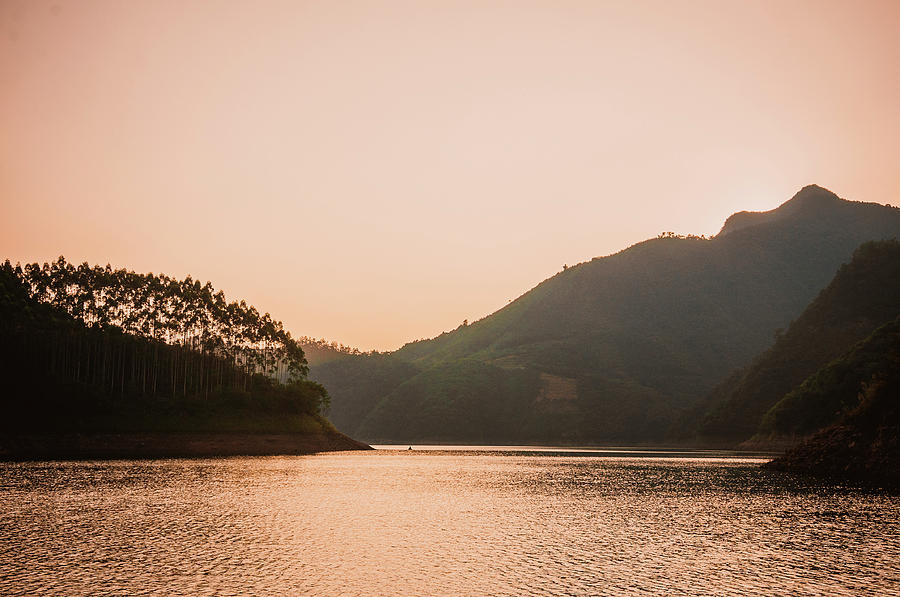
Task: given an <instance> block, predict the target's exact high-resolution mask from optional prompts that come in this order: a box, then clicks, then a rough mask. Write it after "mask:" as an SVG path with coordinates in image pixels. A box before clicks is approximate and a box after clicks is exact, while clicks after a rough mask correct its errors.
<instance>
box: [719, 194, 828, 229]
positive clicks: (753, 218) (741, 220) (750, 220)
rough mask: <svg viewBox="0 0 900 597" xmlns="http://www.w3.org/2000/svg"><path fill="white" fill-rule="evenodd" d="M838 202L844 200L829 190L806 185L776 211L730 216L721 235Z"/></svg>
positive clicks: (742, 212) (750, 212) (738, 213)
mask: <svg viewBox="0 0 900 597" xmlns="http://www.w3.org/2000/svg"><path fill="white" fill-rule="evenodd" d="M837 201H842V199H841V198H840V197H838V196H837V195H835V194H834V193H832V192H831V191H829V190H828V189H826V188H824V187H820V186H819V185H816V184H810V185H806V186H805V187H803V188H802V189H800V190H799V191H797V193H796V194H795V195H794V196H793V197H791V198H790V199H788V200H787V201H785V202H784V203H782V204H781V205H779V206H778V207H776V208H775V209H771V210H769V211H739V212H737V213H735V214H732V215H730V216H728V219H727V220H725V224H724V225H723V226H722V230H721V231H719V235H725V234H729V233H731V232H735V231H736V230H740V229H741V228H747V227H748V226H754V225H756V224H762V223H764V222H771V221H772V220H778V219H781V218H784V217H788V216H791V215H793V214H795V213H798V212H800V211H803V210H806V209H809V208H810V207H815V206H822V205H826V204H830V203H834V202H837Z"/></svg>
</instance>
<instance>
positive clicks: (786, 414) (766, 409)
mask: <svg viewBox="0 0 900 597" xmlns="http://www.w3.org/2000/svg"><path fill="white" fill-rule="evenodd" d="M897 315H900V243H898V242H897V241H893V240H892V241H882V242H868V243H865V244H863V245H862V246H860V247H859V249H857V250H856V251H855V252H854V255H853V259H852V260H851V261H850V263H848V264H845V265H843V266H841V268H840V269H839V270H838V272H837V274H836V275H835V277H834V279H833V280H832V281H831V283H830V284H829V285H828V286H827V287H826V288H825V289H823V290H822V292H820V293H819V295H818V296H817V297H816V298H815V300H813V302H812V303H810V305H809V306H808V307H807V308H806V309H805V310H804V311H803V313H802V314H800V316H799V317H797V319H796V320H795V321H793V322H792V323H791V325H790V326H789V327H788V328H787V330H786V331H784V332H783V333H781V332H780V333H779V334H778V335H777V338H776V341H775V343H774V345H773V346H772V347H771V348H769V349H768V350H766V351H765V352H763V353H762V354H761V355H759V356H758V357H757V358H756V359H754V361H753V362H752V363H751V364H750V365H749V366H747V367H745V368H743V369H741V370H739V371H737V372H735V373H733V374H732V375H731V376H729V378H728V379H726V380H725V381H724V382H723V383H721V384H719V386H718V387H716V388H715V389H714V390H713V392H712V393H711V395H710V396H709V397H708V398H707V399H706V402H705V406H704V408H705V409H706V410H708V411H709V414H707V415H706V417H705V419H704V420H703V421H702V423H701V425H700V435H701V436H703V437H705V438H706V439H707V440H710V439H715V440H718V441H726V442H727V441H731V442H735V443H736V442H740V441H742V440H746V439H748V438H749V437H750V436H752V435H753V434H754V433H757V432H758V431H759V432H761V433H762V435H763V436H766V437H768V438H769V440H774V439H775V436H780V437H782V438H785V439H788V440H789V439H790V437H792V436H794V435H806V434H809V433H811V432H813V431H816V430H818V429H820V428H822V427H823V426H824V425H825V424H828V423H831V422H833V421H834V415H833V412H832V411H830V410H828V411H827V412H825V411H821V410H818V407H816V409H817V410H816V413H817V416H816V417H813V416H812V414H811V413H808V412H806V411H808V410H809V409H801V410H803V411H804V412H806V416H807V417H809V418H808V420H805V421H800V420H795V419H792V418H791V417H792V416H797V413H798V412H799V411H798V408H800V406H799V405H800V402H798V400H799V399H798V398H796V397H791V398H789V399H786V400H787V401H786V402H785V401H782V402H781V403H779V401H781V400H782V398H783V397H785V395H787V394H789V393H790V392H791V391H792V390H795V389H797V388H798V387H799V386H800V384H801V383H803V382H804V380H805V379H806V378H807V377H809V376H810V375H812V374H813V373H815V372H816V371H817V370H819V369H820V368H821V367H823V366H825V365H826V364H828V363H829V362H830V361H831V360H832V359H835V358H837V357H839V356H841V355H842V354H844V353H845V352H846V351H847V350H849V349H850V348H851V347H852V346H853V345H854V344H856V343H857V342H859V341H861V340H863V339H865V338H866V337H867V336H868V335H869V334H871V333H872V332H873V331H874V330H875V328H877V327H878V326H879V325H881V324H883V323H885V322H888V321H891V320H892V319H893V318H895V317H896V316H897ZM776 404H779V406H778V407H777V408H776V409H775V411H771V410H770V409H773V408H775V407H776ZM791 413H793V415H792V414H791ZM764 419H765V426H764V427H763V428H760V424H761V423H762V422H763V420H764Z"/></svg>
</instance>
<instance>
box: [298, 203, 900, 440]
mask: <svg viewBox="0 0 900 597" xmlns="http://www.w3.org/2000/svg"><path fill="white" fill-rule="evenodd" d="M898 235H900V210H898V209H896V208H892V207H888V206H883V205H878V204H871V203H860V202H852V201H846V200H843V199H840V198H839V197H837V196H836V195H834V194H833V193H831V192H830V191H828V190H826V189H823V188H821V187H817V186H808V187H804V188H803V189H802V190H801V191H800V192H798V193H797V194H796V195H795V196H794V197H793V198H792V199H790V200H789V201H787V202H786V203H784V204H783V205H781V206H780V207H778V208H777V209H775V210H772V211H769V212H763V213H759V214H751V213H741V214H736V215H734V216H732V217H730V218H729V219H728V221H727V222H726V223H725V225H724V226H723V229H722V231H721V232H720V233H719V234H718V235H717V236H715V237H713V238H711V239H706V238H702V237H696V236H688V237H677V236H675V235H672V234H668V233H667V234H663V235H660V237H659V238H655V239H651V240H647V241H644V242H642V243H638V244H636V245H634V246H632V247H629V248H628V249H625V250H623V251H621V252H619V253H616V254H614V255H610V256H607V257H602V258H595V259H593V260H591V261H588V262H585V263H581V264H579V265H576V266H573V267H569V268H567V269H564V271H562V272H559V273H557V274H556V275H554V276H552V277H551V278H549V279H547V280H545V281H544V282H542V283H541V284H539V285H538V286H536V287H535V288H533V289H532V290H530V291H529V292H527V293H525V294H524V295H522V296H521V297H519V298H518V299H517V300H515V301H513V302H512V303H510V304H509V305H507V306H506V307H504V308H502V309H500V310H499V311H497V312H496V313H494V314H492V315H490V316H488V317H486V318H484V319H482V320H480V321H477V322H475V323H472V324H470V325H466V326H460V327H459V328H457V329H456V330H453V331H452V332H447V333H444V334H441V335H440V336H438V337H436V338H433V339H431V340H424V341H418V342H413V343H410V344H407V345H406V346H404V347H402V348H401V349H400V350H398V351H396V352H394V353H391V354H389V355H379V356H378V357H366V356H355V357H353V358H346V359H340V360H337V361H333V362H330V363H324V364H322V365H319V366H313V367H312V368H311V372H310V375H311V377H312V378H314V379H316V380H318V381H320V382H321V383H323V384H324V385H325V386H326V387H328V389H329V393H330V394H331V396H332V405H331V411H330V412H331V415H330V416H331V417H332V418H333V419H334V420H335V421H342V423H341V424H342V425H343V426H344V427H345V429H347V430H348V431H349V432H350V433H357V434H359V435H360V436H361V437H365V438H367V439H369V440H396V441H413V440H443V441H566V442H599V441H617V442H620V441H621V442H625V441H628V442H637V441H659V440H660V439H661V438H663V437H665V436H666V433H667V432H668V430H669V427H670V426H671V424H672V421H673V420H675V419H676V418H677V416H678V414H679V413H681V412H683V411H684V410H685V409H686V408H688V407H690V406H692V405H694V404H696V403H697V401H698V399H700V398H701V397H703V396H705V395H707V394H708V393H709V392H710V391H711V390H712V389H713V387H714V386H715V385H716V383H717V382H719V381H721V380H722V379H723V378H724V377H725V376H726V375H727V374H728V373H729V372H730V371H732V370H734V369H736V368H737V367H740V366H743V365H745V364H746V363H748V362H749V361H750V360H751V359H752V358H753V356H754V355H756V354H757V353H759V352H761V351H762V350H763V349H765V348H766V347H767V346H768V345H769V344H770V343H771V341H772V337H773V334H774V332H775V331H776V330H778V329H779V328H783V327H785V326H787V325H788V323H789V322H790V321H791V319H792V318H794V317H796V316H797V315H798V314H799V313H800V312H801V311H802V310H803V308H804V307H805V306H806V305H807V304H808V303H809V302H810V301H811V300H812V299H813V298H814V297H815V296H816V294H817V293H818V292H819V291H820V290H821V289H822V288H823V287H824V286H825V285H826V284H827V283H828V282H829V280H831V278H832V277H833V276H834V274H835V272H836V270H837V269H838V267H839V266H840V265H841V263H843V262H845V261H847V260H848V259H849V258H850V256H851V255H852V253H853V250H854V249H855V248H856V247H858V246H859V245H860V244H861V243H863V242H865V241H867V240H873V239H882V238H893V237H896V236H898ZM365 369H369V370H372V371H375V370H377V371H379V373H378V374H377V377H378V380H379V381H378V383H374V384H366V382H365V381H364V380H360V378H359V377H358V375H356V373H355V372H359V371H361V370H365ZM513 389H514V390H513ZM351 411H352V412H351ZM438 421H440V422H442V423H441V424H438V423H437V422H438ZM485 430H486V431H485Z"/></svg>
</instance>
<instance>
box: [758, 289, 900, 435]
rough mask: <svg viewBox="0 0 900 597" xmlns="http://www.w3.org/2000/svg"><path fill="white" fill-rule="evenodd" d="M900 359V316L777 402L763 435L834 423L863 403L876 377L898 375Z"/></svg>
mask: <svg viewBox="0 0 900 597" xmlns="http://www.w3.org/2000/svg"><path fill="white" fill-rule="evenodd" d="M897 311H898V312H900V302H898V309H897ZM898 363H900V317H898V318H897V319H895V320H894V321H892V322H890V323H887V324H885V325H883V326H881V327H879V328H878V329H877V330H875V332H873V333H872V335H871V336H869V337H868V338H866V339H865V340H863V341H862V342H860V343H858V344H856V345H855V346H853V348H851V349H850V350H849V351H847V352H846V353H845V354H843V355H842V356H841V357H839V358H837V359H835V360H833V361H832V362H830V363H828V364H827V365H825V366H824V367H822V368H821V369H819V370H818V371H817V372H816V373H814V374H813V375H811V376H810V377H808V378H807V379H806V380H804V381H803V383H802V384H800V386H799V387H797V388H796V389H794V390H792V391H791V392H789V393H788V394H786V395H785V396H784V397H783V398H782V399H781V400H779V401H778V402H777V403H775V405H774V406H772V407H771V408H770V409H769V410H768V411H767V412H766V414H765V416H763V419H762V422H761V423H760V427H759V433H760V435H761V436H763V437H766V436H770V437H771V436H775V437H779V436H805V435H809V434H811V433H813V432H816V431H819V430H820V429H823V428H825V427H827V426H829V425H832V424H834V423H835V422H836V421H839V420H840V419H841V417H843V416H845V415H847V414H848V413H849V412H851V411H853V410H854V409H855V408H857V407H858V406H859V401H860V398H861V396H862V395H863V394H864V391H865V389H866V387H867V385H870V384H871V383H872V380H878V379H887V378H889V377H891V376H892V375H894V374H895V373H896V371H894V369H896V368H897V366H898Z"/></svg>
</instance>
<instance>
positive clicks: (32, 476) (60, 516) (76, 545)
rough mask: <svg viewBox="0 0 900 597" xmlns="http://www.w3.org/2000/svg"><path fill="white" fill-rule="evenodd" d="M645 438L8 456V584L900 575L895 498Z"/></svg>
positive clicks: (103, 586) (490, 586)
mask: <svg viewBox="0 0 900 597" xmlns="http://www.w3.org/2000/svg"><path fill="white" fill-rule="evenodd" d="M404 448H406V446H404ZM632 453H633V450H628V451H626V452H625V454H626V455H624V456H623V455H617V456H597V455H596V454H586V453H578V454H571V453H566V452H565V451H559V449H555V448H554V449H549V450H548V449H541V450H532V449H529V450H527V451H524V450H522V449H509V450H503V451H498V452H488V451H484V450H459V449H457V450H454V451H427V452H426V451H422V450H413V451H408V450H405V449H404V450H398V451H377V452H354V453H343V454H322V455H317V456H300V457H271V458H233V459H219V460H158V461H121V462H82V463H74V462H64V463H22V464H9V463H7V464H0V492H2V505H0V593H2V594H5V595H7V594H25V593H29V594H31V593H44V594H47V593H54V594H85V593H90V594H117V595H119V594H120V595H134V594H160V595H161V594H170V593H181V594H224V595H229V594H247V593H251V594H254V593H255V594H299V593H302V594H321V595H340V594H350V595H356V594H366V595H386V594H402V595H433V594H444V595H459V594H467V595H482V594H492V595H507V594H508V595H522V594H540V595H559V594H638V593H647V592H650V593H657V594H691V595H695V594H715V595H722V594H748V593H752V594H761V595H762V594H773V593H776V592H791V593H793V594H810V595H812V594H858V593H861V592H867V593H872V592H881V593H889V592H896V591H898V590H900V521H898V513H900V510H898V507H900V498H898V497H897V496H892V495H882V494H877V493H866V492H862V491H858V490H854V489H851V488H833V487H832V488H828V487H825V486H820V485H816V484H813V483H810V482H807V481H800V480H796V479H792V478H790V477H786V476H783V475H780V474H778V473H773V472H768V471H763V470H760V469H759V468H758V466H757V465H758V463H759V462H762V460H761V459H754V458H732V457H728V455H721V454H720V455H716V457H715V458H710V457H708V456H713V455H708V456H706V457H704V456H701V457H697V456H696V455H694V456H691V455H685V454H684V453H669V454H668V455H667V457H662V458H661V457H648V456H646V455H645V456H642V457H636V456H634V455H633V454H632ZM548 454H552V455H548Z"/></svg>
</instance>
